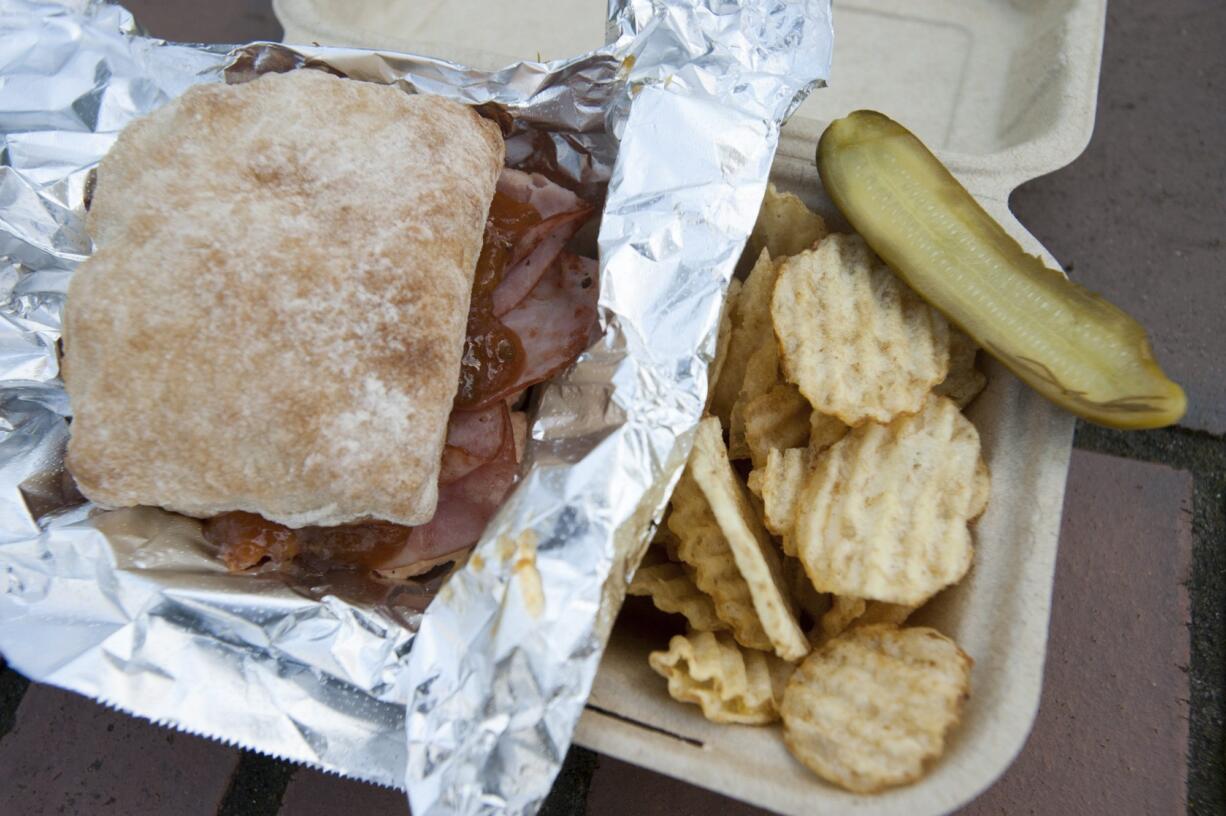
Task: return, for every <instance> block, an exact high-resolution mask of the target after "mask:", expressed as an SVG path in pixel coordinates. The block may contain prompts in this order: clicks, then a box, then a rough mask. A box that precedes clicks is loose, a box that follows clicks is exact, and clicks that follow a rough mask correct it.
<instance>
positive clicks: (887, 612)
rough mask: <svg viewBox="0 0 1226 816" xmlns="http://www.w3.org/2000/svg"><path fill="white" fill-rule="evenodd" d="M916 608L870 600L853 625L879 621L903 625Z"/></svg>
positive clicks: (871, 623)
mask: <svg viewBox="0 0 1226 816" xmlns="http://www.w3.org/2000/svg"><path fill="white" fill-rule="evenodd" d="M916 609H917V607H914V606H907V605H906V604H892V603H886V602H885V601H869V602H868V603H867V604H866V605H865V607H864V614H863V615H861V616H860V617H858V618H856V621H855V623H853V624H852V625H853V626H873V625H874V624H878V623H892V624H894V625H895V626H902V625H903V624H904V623H906V621H907V618H909V617H911V613H912V612H914V611H915V610H916Z"/></svg>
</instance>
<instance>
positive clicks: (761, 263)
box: [711, 252, 779, 427]
mask: <svg viewBox="0 0 1226 816" xmlns="http://www.w3.org/2000/svg"><path fill="white" fill-rule="evenodd" d="M778 274H779V273H778V269H777V267H776V264H775V263H774V262H773V261H772V260H771V257H770V255H769V254H768V253H766V252H763V253H761V254H760V255H759V256H758V259H757V262H756V263H755V264H754V266H753V269H751V270H750V272H749V276H748V277H747V278H745V283H744V284H743V285H742V286H741V290H740V294H739V295H737V301H736V307H735V308H734V309H733V310H732V311H731V313H730V314H731V316H732V327H731V329H730V333H729V336H728V345H727V352H726V354H725V357H724V363H723V366H722V367H721V370H720V373H719V378H718V379H717V380H716V383H715V392H714V394H713V395H712V397H711V413H712V414H714V415H715V416H717V417H719V418H720V422H722V423H723V425H724V427H728V425H729V422H730V420H731V415H732V406H733V404H734V403H735V402H736V401H737V398H738V397H739V396H740V394H741V386H742V385H743V384H744V383H745V372H746V370H747V369H748V367H749V358H750V357H751V356H752V355H753V353H754V352H755V351H756V350H757V349H758V346H759V344H760V343H761V342H762V339H763V338H764V337H770V336H771V314H770V308H771V293H772V292H773V291H774V289H775V281H776V279H777V278H778ZM771 381H772V382H774V379H773V376H772V380H771ZM768 387H769V386H768Z"/></svg>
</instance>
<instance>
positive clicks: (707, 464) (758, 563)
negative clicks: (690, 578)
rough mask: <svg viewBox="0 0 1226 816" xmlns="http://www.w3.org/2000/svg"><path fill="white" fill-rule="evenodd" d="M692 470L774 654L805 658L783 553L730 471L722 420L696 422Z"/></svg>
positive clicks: (804, 643)
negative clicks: (781, 557)
mask: <svg viewBox="0 0 1226 816" xmlns="http://www.w3.org/2000/svg"><path fill="white" fill-rule="evenodd" d="M689 472H690V474H691V476H692V477H693V479H694V482H695V483H696V484H697V485H698V488H699V490H701V491H702V494H703V496H705V497H706V500H707V505H708V506H709V507H710V508H711V512H712V513H713V514H714V516H715V519H716V522H717V523H718V524H719V529H720V531H721V532H723V534H724V538H725V540H726V541H727V543H728V547H729V548H730V549H731V550H732V556H733V558H734V559H735V560H736V566H737V569H738V570H739V571H740V573H741V576H742V577H743V578H744V579H745V582H746V583H747V584H748V586H749V591H750V595H751V596H752V599H753V606H754V609H755V610H756V611H757V613H758V619H759V620H760V621H761V623H762V628H763V629H764V630H765V631H766V634H767V637H769V638H770V641H771V644H772V646H773V647H774V650H775V654H777V655H779V656H780V657H782V658H783V659H784V660H799V659H800V658H802V657H804V656H805V655H806V654H808V653H809V641H808V640H806V639H805V635H804V632H802V631H801V629H800V625H799V624H798V623H797V622H796V611H795V608H794V606H793V604H792V599H791V597H790V596H789V595H788V593H787V592H786V590H785V589H784V582H783V570H782V567H781V566H780V563H779V553H778V551H777V550H776V549H775V544H774V542H773V541H771V539H770V536H769V535H768V534H767V532H766V529H765V528H764V527H763V526H762V522H760V521H759V520H758V517H757V515H756V514H755V513H754V510H753V507H752V506H751V505H750V502H749V495H748V493H747V492H746V490H745V487H744V485H742V484H741V482H740V480H739V479H738V477H737V474H736V471H734V470H733V469H732V463H731V462H730V461H729V460H728V452H727V450H726V449H725V448H724V434H723V431H722V430H721V429H720V425H719V419H718V418H716V417H707V418H706V419H704V420H703V421H702V422H700V423H699V424H698V430H697V432H696V434H695V437H694V451H693V453H691V454H690V463H689Z"/></svg>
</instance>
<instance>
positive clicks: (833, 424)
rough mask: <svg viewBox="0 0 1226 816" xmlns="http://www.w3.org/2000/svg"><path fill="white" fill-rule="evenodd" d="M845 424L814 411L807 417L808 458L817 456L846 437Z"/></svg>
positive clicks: (835, 418)
mask: <svg viewBox="0 0 1226 816" xmlns="http://www.w3.org/2000/svg"><path fill="white" fill-rule="evenodd" d="M847 431H848V428H847V423H846V422H844V421H843V420H841V419H839V418H838V417H832V416H829V415H827V414H823V413H822V412H820V411H814V412H813V413H812V414H810V415H809V456H810V457H811V458H816V457H817V454H819V453H821V452H822V451H824V450H825V449H826V448H828V447H830V446H831V445H833V444H834V443H835V442H838V441H839V440H840V439H842V438H843V437H844V436H846V435H847Z"/></svg>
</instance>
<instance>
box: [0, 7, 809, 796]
mask: <svg viewBox="0 0 1226 816" xmlns="http://www.w3.org/2000/svg"><path fill="white" fill-rule="evenodd" d="M608 22H609V29H608V30H609V41H610V44H609V45H607V46H605V47H604V48H603V49H600V50H598V51H596V52H593V53H591V54H587V55H583V56H580V57H576V58H574V59H570V60H560V61H556V62H551V63H533V62H524V63H519V64H516V65H513V66H510V67H508V68H506V69H504V70H501V71H497V72H493V73H485V72H478V71H471V70H468V69H466V68H464V67H463V66H459V65H455V64H453V63H449V62H446V61H443V60H437V59H429V58H424V57H417V56H412V55H406V54H398V53H391V52H381V51H370V50H363V49H348V48H346V49H341V48H321V47H299V46H295V47H287V46H282V45H278V44H273V43H255V44H252V45H248V46H240V47H237V48H233V49H231V48H226V47H218V46H186V45H177V44H171V43H166V42H163V41H161V40H156V39H152V38H147V37H144V36H141V35H140V33H139V30H138V29H137V27H136V25H135V23H134V21H133V20H132V18H131V16H130V15H129V14H128V13H127V12H125V11H124V10H122V9H121V8H119V7H116V6H111V5H106V4H104V3H101V2H97V0H71V1H70V2H65V3H61V4H55V3H48V2H35V0H0V138H2V139H3V143H2V145H0V652H3V654H4V655H5V657H6V659H7V660H8V661H9V662H11V663H12V664H13V665H14V666H15V667H16V668H18V669H19V670H20V671H22V672H23V673H24V674H26V675H28V676H30V677H32V678H34V679H36V680H40V681H43V682H48V683H52V684H55V685H58V686H63V687H65V688H70V689H73V690H76V691H78V692H81V693H84V694H88V695H90V696H91V697H94V698H95V699H97V700H100V701H102V702H104V703H107V704H109V705H114V706H117V707H119V708H122V709H124V710H126V711H129V712H132V713H135V714H138V715H141V716H145V717H148V718H151V719H154V720H156V721H158V722H162V723H166V724H168V725H172V726H174V727H177V728H182V729H184V730H188V731H192V732H195V733H199V734H203V735H206V736H210V737H214V738H217V739H221V740H225V741H228V742H234V743H237V744H240V745H242V746H244V747H247V748H251V749H254V750H258V751H262V752H265V753H269V754H273V755H276V756H280V757H285V758H288V759H293V760H296V761H299V762H303V763H306V764H310V765H313V766H315V767H319V768H323V769H326V770H330V771H335V772H338V773H342V774H345V775H347V776H351V777H355V778H359V779H365V780H368V781H373V782H378V783H382V784H386V785H395V786H400V787H406V786H407V788H408V790H409V796H410V802H411V804H412V807H413V811H414V813H417V814H418V815H419V816H425V814H430V813H479V812H480V813H487V812H488V813H493V812H509V813H522V812H531V811H533V810H534V809H535V808H536V807H537V806H538V805H539V803H540V802H541V801H542V799H543V798H544V796H545V794H546V793H547V792H548V789H549V787H550V785H551V784H552V781H553V778H554V776H555V775H556V773H557V770H558V768H559V767H560V763H561V761H562V758H563V757H564V755H565V753H566V750H567V747H568V745H569V743H570V739H571V734H572V732H573V729H574V726H575V724H576V722H577V720H578V717H579V714H580V713H581V711H582V706H583V702H584V700H585V699H586V697H587V695H588V691H589V689H590V687H591V683H592V678H593V676H594V673H595V671H596V668H597V665H598V662H599V659H600V655H601V653H602V651H603V648H604V644H605V642H606V640H607V638H608V634H609V630H610V628H611V626H612V622H613V619H614V617H615V616H616V613H617V610H618V608H619V607H620V604H621V600H622V597H623V595H624V591H625V586H626V581H627V580H628V578H629V576H630V575H631V574H632V573H633V569H634V567H635V565H636V564H637V562H638V559H639V557H640V556H641V554H642V550H643V547H644V546H645V541H646V537H647V534H648V533H649V531H650V529H651V527H652V525H653V524H654V522H655V520H656V519H657V518H658V515H659V513H660V511H661V509H662V506H663V503H664V501H665V499H666V497H667V495H668V493H669V491H670V489H671V487H672V485H673V483H674V482H675V480H676V478H677V475H678V473H679V471H680V468H681V465H682V463H683V462H684V460H685V458H686V456H687V454H688V450H689V447H690V441H691V440H690V434H691V431H692V428H693V427H694V424H695V422H696V421H697V419H698V417H699V415H700V413H701V410H702V406H703V401H704V398H705V394H706V390H707V383H706V369H707V364H708V363H709V362H710V359H711V356H712V354H713V351H714V344H715V341H714V337H715V327H716V324H717V322H718V317H719V312H720V309H721V305H722V299H723V292H724V290H725V288H726V286H727V283H728V280H729V278H730V276H731V274H732V272H733V268H734V266H735V263H736V260H737V257H738V256H739V254H740V252H741V248H742V246H743V244H744V242H745V239H746V236H747V234H748V232H749V230H750V228H751V226H752V224H753V221H754V217H755V215H756V212H757V208H758V205H759V203H760V201H761V197H762V194H763V190H764V187H765V184H766V178H767V174H768V171H769V168H770V163H771V159H772V157H773V155H774V151H775V147H776V145H777V142H778V136H779V123H780V122H781V121H782V120H783V119H784V118H786V116H787V115H788V114H789V113H790V112H791V111H792V110H793V109H794V108H795V106H796V105H797V104H799V102H800V101H801V100H802V99H803V97H804V94H805V93H807V92H808V90H809V89H810V88H812V87H813V86H814V85H815V84H816V83H817V82H818V81H820V80H821V79H822V78H824V77H825V76H826V74H827V72H828V69H829V62H830V50H831V30H830V9H829V0H759V1H758V2H750V0H744V2H732V1H731V0H610V3H609V14H608ZM301 68H327V69H331V70H335V71H339V72H341V73H343V74H346V75H348V76H351V77H353V78H356V79H362V80H368V81H376V82H383V83H393V84H396V85H399V86H401V87H403V88H404V89H405V90H406V91H410V92H425V93H434V94H440V95H445V96H449V97H452V98H454V99H458V100H461V101H464V102H467V103H470V104H474V105H481V106H485V109H486V110H487V111H488V112H490V113H491V114H493V115H496V116H498V117H499V118H500V119H502V120H504V121H505V122H506V124H507V126H508V128H509V132H510V135H509V137H508V157H509V161H511V162H518V163H521V164H522V165H523V166H525V167H535V165H534V164H533V162H534V161H535V160H536V159H538V158H540V156H541V155H542V154H547V155H548V159H549V161H548V164H549V166H550V168H551V171H552V172H554V173H556V174H560V175H563V176H566V177H568V178H569V179H570V181H571V184H572V186H575V187H577V188H579V189H580V190H581V191H583V192H584V193H585V194H586V195H589V196H591V197H595V198H599V197H604V196H607V197H606V198H605V201H606V203H605V210H604V216H603V221H602V225H601V230H600V237H599V245H600V255H601V257H600V262H601V272H602V279H601V299H600V306H601V322H602V326H603V327H604V328H605V330H606V331H605V334H604V337H603V339H602V340H601V341H600V342H599V343H598V344H597V345H596V346H594V347H593V348H592V349H590V350H589V351H588V352H586V353H585V354H584V355H583V356H582V357H581V358H580V360H579V362H578V363H577V364H576V365H575V366H574V367H573V368H572V369H571V370H570V371H568V372H567V373H566V374H564V375H563V376H562V377H560V378H558V379H557V380H555V381H554V382H553V383H551V384H550V385H549V386H548V387H546V388H544V389H541V393H540V395H539V401H538V403H537V407H536V412H535V416H534V422H533V425H532V433H531V437H532V438H531V442H530V444H529V449H528V470H527V472H526V475H525V478H524V479H523V481H522V482H521V484H520V485H519V487H518V488H517V489H516V491H515V492H514V494H513V495H512V496H511V498H510V499H509V500H508V501H507V503H506V504H505V506H504V507H503V508H502V509H501V511H500V512H499V513H498V515H497V516H496V517H495V519H494V520H493V521H492V522H491V524H490V526H489V528H488V529H487V531H486V534H485V536H484V538H483V540H482V542H481V543H480V544H479V545H478V548H477V550H476V552H475V553H474V555H473V557H472V558H471V559H470V560H469V561H468V563H467V565H466V566H465V567H464V568H462V569H461V570H459V571H457V572H456V573H455V574H454V575H452V576H451V577H450V578H449V579H447V581H446V583H445V584H443V587H442V589H441V590H439V591H438V594H437V597H436V598H435V599H434V601H433V602H432V603H431V604H430V606H429V608H428V611H427V612H426V613H425V614H424V615H423V614H422V611H421V610H422V608H423V607H424V606H425V600H426V599H428V597H429V596H430V595H432V594H433V592H434V590H435V587H434V586H430V585H427V583H428V582H427V583H422V582H417V583H413V582H410V583H408V584H405V585H402V586H397V587H393V588H391V589H387V588H384V589H385V591H384V592H383V594H380V595H378V596H377V597H376V596H372V595H370V594H369V592H366V590H368V589H369V588H368V587H367V588H360V587H359V588H355V587H352V586H348V585H346V584H345V582H343V581H341V582H333V581H329V580H324V579H322V578H318V577H317V578H315V579H313V580H310V581H308V580H306V579H305V578H302V577H301V576H299V577H297V578H295V577H292V576H291V577H287V576H284V575H279V574H276V573H265V574H258V575H243V576H235V575H230V574H229V573H227V572H226V571H225V569H224V568H223V567H222V566H221V565H220V564H219V563H218V561H217V560H216V559H215V558H214V556H213V554H212V553H211V552H209V551H208V550H207V548H204V547H202V546H201V544H200V541H199V535H198V528H197V526H196V525H197V523H196V522H194V521H192V520H189V519H183V518H179V517H175V516H172V515H170V514H166V513H162V512H161V511H157V510H152V509H138V510H128V511H118V512H113V513H105V514H99V513H97V512H96V508H93V507H91V505H89V504H88V503H87V502H85V501H84V500H83V499H82V497H81V496H80V495H79V494H78V493H77V492H76V489H75V487H74V485H73V483H72V480H71V478H70V477H69V476H68V475H67V474H66V472H65V471H64V467H63V451H64V445H65V442H66V440H67V437H68V418H69V417H70V416H71V411H70V407H69V405H68V401H67V398H66V396H65V394H64V391H63V387H62V384H61V383H60V381H59V379H58V374H59V365H58V352H57V344H58V338H59V330H60V313H61V310H62V306H63V300H64V293H65V291H66V288H67V282H68V280H69V278H70V276H71V275H72V271H73V269H74V267H75V266H76V264H77V263H79V262H80V261H81V260H82V259H83V258H85V257H87V256H88V255H89V253H90V251H91V244H90V240H89V237H88V235H87V233H86V231H85V229H84V202H85V200H86V197H87V195H88V187H89V183H90V171H91V168H92V167H93V166H94V165H95V164H96V163H97V162H98V160H99V159H100V158H101V157H102V155H103V154H105V152H106V150H107V149H108V147H109V146H110V144H111V143H112V141H113V140H114V138H115V135H116V134H117V133H118V131H119V130H121V129H122V128H123V126H124V125H125V124H126V123H127V122H129V121H130V120H131V119H133V118H134V117H137V116H140V115H142V114H144V113H146V112H148V111H150V110H153V109H155V108H156V107H158V106H160V105H162V104H165V102H167V101H168V100H169V99H171V98H173V97H174V96H176V95H178V94H179V93H182V91H183V90H185V89H186V88H187V87H189V86H191V85H193V84H196V83H200V82H218V81H230V82H237V81H243V80H245V79H248V78H250V77H252V76H255V75H257V74H259V73H263V72H265V71H281V70H295V69H301ZM606 184H607V189H606ZM364 592H365V594H364ZM406 706H407V709H406ZM406 710H407V712H408V716H406ZM406 729H407V751H406V739H405V736H406ZM406 769H407V776H406Z"/></svg>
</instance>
